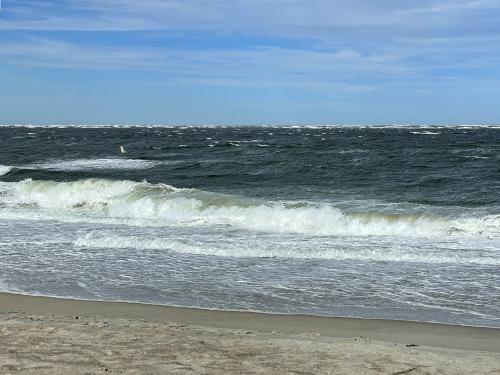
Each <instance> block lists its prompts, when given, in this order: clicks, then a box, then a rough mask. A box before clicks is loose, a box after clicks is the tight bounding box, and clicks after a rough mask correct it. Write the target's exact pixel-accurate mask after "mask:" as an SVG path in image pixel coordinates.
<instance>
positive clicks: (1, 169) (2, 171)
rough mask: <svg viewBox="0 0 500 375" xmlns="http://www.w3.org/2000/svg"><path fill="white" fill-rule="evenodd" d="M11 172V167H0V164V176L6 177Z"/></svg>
mask: <svg viewBox="0 0 500 375" xmlns="http://www.w3.org/2000/svg"><path fill="white" fill-rule="evenodd" d="M11 170H12V167H11V166H9V165H1V164H0V176H3V175H6V174H7V173H9V172H10V171H11Z"/></svg>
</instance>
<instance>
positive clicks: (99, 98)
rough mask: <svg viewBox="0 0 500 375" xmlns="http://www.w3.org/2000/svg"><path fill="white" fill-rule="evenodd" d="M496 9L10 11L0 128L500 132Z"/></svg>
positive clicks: (34, 1) (495, 0) (78, 3)
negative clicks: (461, 127)
mask: <svg viewBox="0 0 500 375" xmlns="http://www.w3.org/2000/svg"><path fill="white" fill-rule="evenodd" d="M499 123H500V1H499V0H442V1H437V0H349V1H346V0H309V1H306V0H2V1H1V11H0V124H183V125H189V124H193V125H194V124H227V125H229V124H238V125H244V124H264V125H265V124H274V125H276V124H324V125H328V124H499Z"/></svg>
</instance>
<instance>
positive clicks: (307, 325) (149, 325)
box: [0, 293, 500, 375]
mask: <svg viewBox="0 0 500 375" xmlns="http://www.w3.org/2000/svg"><path fill="white" fill-rule="evenodd" d="M19 373H33V374H96V373H115V374H122V373H126V374H136V373H138V374H188V373H197V374H222V373H224V374H394V375H395V374H410V375H417V374H500V330H499V329H488V328H474V327H462V326H453V325H442V324H428V323H414V322H400V321H385V320H366V319H345V318H319V317H310V316H287V315H271V314H256V313H241V312H224V311H211V310H200V309H187V308H175V307H166V306H153V305H141V304H130V303H116V302H114V303H113V302H111V303H110V302H91V301H75V300H64V299H54V298H45V297H29V296H21V295H13V294H4V293H0V374H19Z"/></svg>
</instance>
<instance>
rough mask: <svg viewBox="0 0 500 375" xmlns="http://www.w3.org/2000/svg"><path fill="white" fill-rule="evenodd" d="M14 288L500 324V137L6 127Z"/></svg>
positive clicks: (2, 149)
mask: <svg viewBox="0 0 500 375" xmlns="http://www.w3.org/2000/svg"><path fill="white" fill-rule="evenodd" d="M120 145H123V146H124V148H125V150H126V153H125V154H121V153H120V150H119V146H120ZM0 290H2V291H10V292H18V293H27V294H35V295H48V296H59V297H74V298H82V299H98V300H124V301H136V302H146V303H154V304H168V305H179V306H193V307H202V308H217V309H234V310H251V311H264V312H278V313H289V314H297V313H301V314H311V315H322V316H350V317H365V318H386V319H405V320H417V321H431V322H443V323H456V324H467V325H479V326H491V327H500V128H498V127H475V126H454V127H452V126H449V127H410V126H387V127H354V126H353V127H347V126H336V127H326V126H325V127H312V126H311V127H293V126H292V127H217V126H213V127H159V126H158V127H145V126H131V127H119V126H115V127H111V126H94V127H83V126H80V127H74V126H48V127H37V126H16V127H13V126H0Z"/></svg>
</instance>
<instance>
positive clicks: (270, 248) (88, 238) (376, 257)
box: [74, 232, 500, 265]
mask: <svg viewBox="0 0 500 375" xmlns="http://www.w3.org/2000/svg"><path fill="white" fill-rule="evenodd" d="M192 242H193V243H189V242H186V241H179V240H174V239H166V238H146V237H141V236H120V235H114V234H113V235H111V234H101V233H99V232H96V233H93V232H91V233H88V234H86V235H83V236H79V237H78V238H77V239H76V240H75V241H74V245H75V246H78V247H91V248H114V249H128V248H133V249H140V250H167V251H175V252H177V253H185V254H197V255H212V256H223V257H236V258H241V257H257V258H263V257H273V258H292V259H334V260H359V261H381V262H418V263H466V264H487V265H500V258H499V257H494V256H491V255H486V256H485V255H479V254H478V253H477V252H472V251H471V252H463V251H461V252H460V251H454V250H453V249H449V250H440V251H436V250H434V249H433V250H430V249H422V248H415V249H412V248H409V247H407V246H404V247H402V246H400V245H394V244H393V246H391V247H390V248H388V247H384V246H381V247H371V246H366V244H365V246H362V247H361V248H359V249H358V248H356V247H352V246H338V245H337V244H331V245H330V244H328V243H327V242H325V241H322V242H318V243H316V244H308V246H307V245H306V244H305V243H293V242H292V243H287V242H286V241H285V242H280V244H279V245H276V244H273V245H271V244H267V245H265V246H255V244H252V245H246V244H244V243H238V244H237V245H235V244H233V243H217V242H211V243H210V244H209V245H206V246H203V244H201V243H194V242H195V241H192Z"/></svg>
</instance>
